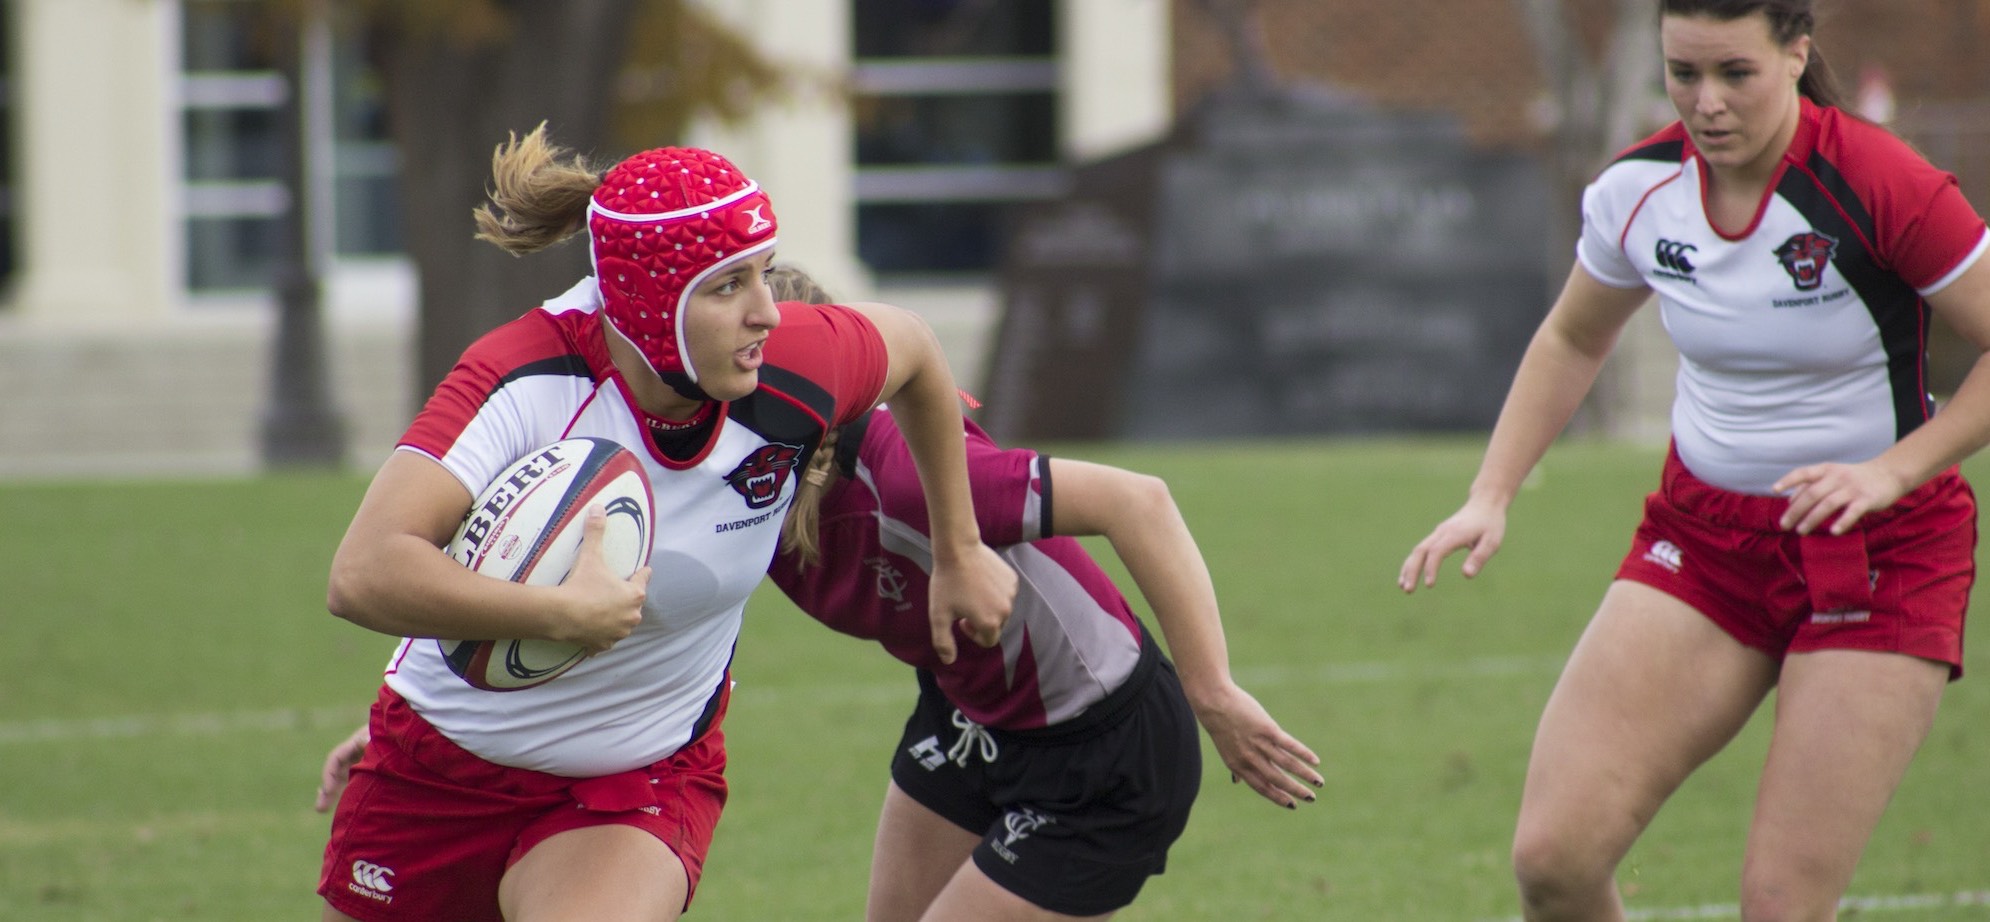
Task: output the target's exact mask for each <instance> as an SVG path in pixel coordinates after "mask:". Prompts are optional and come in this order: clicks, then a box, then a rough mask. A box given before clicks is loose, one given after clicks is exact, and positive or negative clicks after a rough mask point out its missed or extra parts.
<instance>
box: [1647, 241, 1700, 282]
mask: <svg viewBox="0 0 1990 922" xmlns="http://www.w3.org/2000/svg"><path fill="white" fill-rule="evenodd" d="M1699 249H1700V248H1699V247H1696V246H1694V245H1692V244H1690V243H1682V242H1680V241H1678V240H1660V241H1659V242H1658V245H1657V246H1655V247H1653V248H1652V258H1653V259H1654V260H1657V261H1658V265H1659V268H1661V269H1669V270H1671V271H1673V272H1677V273H1679V274H1681V275H1691V274H1693V261H1692V260H1691V259H1688V258H1687V255H1686V254H1688V253H1693V252H1697V251H1698V250H1699Z"/></svg>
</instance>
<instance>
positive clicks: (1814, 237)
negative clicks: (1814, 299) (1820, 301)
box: [1776, 231, 1838, 291]
mask: <svg viewBox="0 0 1990 922" xmlns="http://www.w3.org/2000/svg"><path fill="white" fill-rule="evenodd" d="M1837 252H1838V241H1837V239H1836V238H1834V237H1828V236H1825V235H1824V234H1820V233H1818V232H1816V231H1805V232H1804V233H1801V234H1797V235H1796V236H1794V237H1791V238H1790V239H1788V240H1785V241H1783V245H1782V246H1779V247H1777V248H1776V258H1777V259H1779V260H1781V261H1782V263H1783V271H1785V272H1788V273H1789V274H1790V280H1791V281H1794V282H1796V284H1797V290H1798V291H1815V290H1816V289H1817V287H1818V286H1819V285H1822V284H1824V267H1825V266H1827V265H1829V264H1830V263H1831V257H1832V255H1833V254H1835V253H1837Z"/></svg>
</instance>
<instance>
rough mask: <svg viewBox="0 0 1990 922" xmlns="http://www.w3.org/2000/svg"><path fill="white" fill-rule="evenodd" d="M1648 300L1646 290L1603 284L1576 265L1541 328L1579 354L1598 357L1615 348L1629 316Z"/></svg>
mask: <svg viewBox="0 0 1990 922" xmlns="http://www.w3.org/2000/svg"><path fill="white" fill-rule="evenodd" d="M1650 298H1651V289H1649V288H1646V287H1643V286H1639V287H1637V288H1620V287H1617V286H1615V285H1610V284H1607V283H1605V282H1604V281H1602V280H1600V279H1598V278H1597V277H1596V276H1595V275H1592V274H1590V272H1589V270H1588V269H1586V268H1584V267H1583V265H1582V264H1581V263H1577V264H1576V266H1575V267H1574V268H1573V269H1571V270H1570V271H1569V277H1568V281H1567V282H1565V283H1563V285H1562V293H1561V295H1560V296H1559V297H1557V298H1556V299H1555V304H1554V306H1553V307H1552V308H1550V309H1549V311H1548V317H1547V319H1546V320H1545V321H1543V324H1542V325H1543V327H1545V328H1546V329H1547V330H1548V331H1549V332H1552V333H1554V334H1555V335H1557V336H1559V337H1560V338H1561V339H1562V340H1563V341H1565V342H1567V343H1568V344H1569V345H1570V346H1572V347H1574V348H1576V349H1578V350H1580V351H1581V352H1583V353H1586V354H1589V355H1595V356H1602V355H1606V354H1608V353H1609V351H1610V348H1611V347H1612V346H1613V345H1615V344H1616V341H1617V334H1618V333H1620V332H1622V331H1623V329H1624V325H1625V324H1626V323H1629V322H1630V320H1631V315H1632V314H1634V313H1637V310H1638V308H1640V307H1643V306H1644V303H1645V302H1646V301H1647V300H1649V299H1650Z"/></svg>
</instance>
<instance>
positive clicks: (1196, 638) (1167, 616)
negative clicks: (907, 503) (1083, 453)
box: [1050, 458, 1325, 807]
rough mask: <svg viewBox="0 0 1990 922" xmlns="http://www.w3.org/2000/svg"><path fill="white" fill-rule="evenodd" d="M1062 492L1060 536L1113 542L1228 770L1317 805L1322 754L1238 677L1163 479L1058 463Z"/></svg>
mask: <svg viewBox="0 0 1990 922" xmlns="http://www.w3.org/2000/svg"><path fill="white" fill-rule="evenodd" d="M1050 469H1051V475H1050V482H1051V483H1052V484H1053V485H1054V489H1055V490H1056V491H1057V492H1056V495H1055V497H1054V499H1053V502H1054V503H1055V512H1054V513H1053V515H1054V521H1052V522H1051V527H1052V528H1054V529H1055V530H1056V532H1057V533H1058V534H1060V535H1073V536H1079V535H1104V536H1105V538H1106V540H1108V541H1110V542H1112V547H1113V551H1114V552H1115V553H1117V554H1118V555H1119V559H1120V561H1121V562H1122V563H1124V564H1126V570H1127V573H1129V574H1130V575H1132V577H1133V581H1134V582H1135V583H1136V584H1138V585H1139V587H1140V594H1141V595H1143V596H1145V597H1146V599H1147V604H1148V606H1150V607H1151V608H1153V610H1154V619H1155V620H1156V621H1158V622H1160V627H1161V634H1162V636H1164V637H1166V638H1167V641H1168V651H1169V652H1170V653H1171V654H1173V656H1174V660H1175V666H1176V668H1177V669H1178V670H1179V671H1180V672H1181V677H1182V690H1183V691H1184V692H1185V693H1187V695H1188V700H1189V706H1190V707H1192V708H1194V709H1195V716H1196V720H1197V721H1199V722H1200V723H1201V724H1202V727H1203V729H1204V730H1205V731H1207V732H1208V733H1209V739H1210V742H1212V743H1214V744H1215V746H1216V751H1217V753H1218V754H1219V755H1221V756H1222V757H1223V764H1224V765H1226V766H1229V768H1230V774H1231V777H1232V778H1233V779H1236V780H1242V781H1244V782H1246V783H1248V784H1249V785H1250V786H1251V789H1252V790H1254V791H1257V792H1258V793H1259V794H1262V795H1264V797H1265V799H1267V800H1269V801H1271V802H1272V803H1275V804H1278V805H1280V806H1283V807H1292V806H1295V805H1296V804H1297V802H1298V801H1301V800H1306V801H1311V800H1313V798H1314V795H1313V792H1312V790H1310V789H1309V787H1308V786H1309V785H1310V786H1311V787H1319V786H1320V785H1322V784H1324V783H1325V781H1324V779H1322V778H1321V777H1320V773H1319V772H1318V771H1317V770H1316V769H1315V766H1317V765H1319V764H1320V757H1319V756H1317V755H1314V754H1313V751H1312V750H1311V749H1308V748H1306V744H1304V743H1301V742H1300V741H1298V740H1297V739H1294V738H1293V737H1292V735H1291V734H1288V733H1286V732H1285V731H1284V730H1283V729H1281V728H1280V727H1279V725H1278V722H1277V721H1275V720H1273V719H1272V718H1271V715H1270V714H1267V713H1266V712H1265V709H1264V707H1263V706H1262V705H1260V704H1258V701H1257V699H1256V698H1253V697H1251V694H1250V693H1249V692H1247V691H1244V690H1243V689H1242V688H1240V687H1238V685H1237V683H1236V682H1235V681H1234V680H1232V679H1231V677H1230V653H1229V647H1228V645H1227V644H1226V642H1225V641H1224V637H1223V621H1222V618H1221V617H1220V615H1219V613H1218V611H1217V606H1216V588H1215V585H1214V583H1213V582H1212V581H1211V579H1210V577H1209V567H1208V565H1207V564H1205V563H1204V562H1203V560H1202V552H1201V550H1200V549H1198V548H1197V547H1196V545H1195V537H1194V536H1193V535H1191V534H1190V533H1189V530H1188V523H1187V522H1185V521H1184V520H1183V519H1182V514H1181V510H1180V509H1179V508H1177V507H1176V506H1175V501H1174V497H1173V496H1172V495H1170V494H1169V492H1168V485H1167V483H1166V482H1164V481H1162V480H1161V479H1160V478H1158V477H1150V476H1148V475H1145V474H1137V473H1134V472H1132V471H1128V470H1123V469H1120V468H1116V467H1107V466H1105V465H1101V464H1091V463H1087V462H1084V461H1072V460H1069V459H1065V458H1052V459H1051V460H1050Z"/></svg>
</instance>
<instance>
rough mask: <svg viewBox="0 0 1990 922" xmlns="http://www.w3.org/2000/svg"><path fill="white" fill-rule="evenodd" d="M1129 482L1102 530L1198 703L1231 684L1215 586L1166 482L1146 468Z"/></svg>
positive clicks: (1191, 700) (1186, 690)
mask: <svg viewBox="0 0 1990 922" xmlns="http://www.w3.org/2000/svg"><path fill="white" fill-rule="evenodd" d="M1131 484H1132V486H1131V489H1130V491H1129V494H1128V495H1126V496H1124V497H1123V498H1122V501H1123V504H1122V506H1121V509H1122V510H1123V512H1122V513H1120V514H1119V515H1116V516H1115V517H1114V519H1113V521H1112V522H1111V523H1110V524H1109V525H1108V527H1107V528H1106V529H1105V537H1106V540H1107V541H1110V542H1111V543H1112V547H1113V552H1114V553H1116V554H1118V555H1119V559H1120V562H1121V563H1123V564H1125V566H1126V572H1127V574H1128V575H1130V576H1132V577H1133V582H1134V584H1135V585H1136V586H1138V587H1139V589H1140V594H1141V596H1142V597H1144V598H1145V599H1146V600H1147V605H1148V607H1149V608H1151V609H1152V610H1153V612H1154V620H1155V621H1156V622H1157V623H1158V624H1159V626H1160V629H1161V635H1162V636H1163V637H1164V638H1166V639H1167V642H1168V652H1169V653H1170V655H1171V656H1172V657H1173V659H1174V661H1175V668H1176V670H1177V671H1178V672H1179V673H1180V674H1181V678H1182V690H1183V691H1184V692H1185V693H1186V694H1187V695H1188V697H1189V701H1190V702H1191V703H1194V704H1196V705H1197V706H1198V707H1200V705H1201V704H1202V703H1203V702H1204V701H1207V700H1210V699H1212V698H1213V697H1215V696H1216V695H1218V694H1219V693H1220V692H1222V691H1223V690H1224V689H1226V688H1228V687H1229V685H1230V684H1231V679H1230V653H1229V645H1228V643H1227V641H1226V640H1225V639H1224V636H1223V622H1222V618H1221V616H1220V614H1219V609H1218V607H1217V602H1216V586H1215V583H1214V581H1213V580H1212V579H1211V578H1210V575H1209V566H1208V564H1207V563H1205V562H1204V561H1203V559H1202V552H1201V550H1200V549H1199V548H1197V547H1196V543H1195V536H1194V535H1192V534H1190V532H1189V530H1188V523H1187V522H1186V521H1184V520H1183V519H1182V515H1181V510H1180V508H1179V507H1177V506H1176V505H1175V501H1174V497H1173V496H1172V495H1171V494H1170V493H1169V492H1168V487H1167V484H1166V483H1165V482H1164V481H1162V480H1161V479H1160V478H1157V477H1147V476H1144V475H1135V476H1134V477H1133V478H1132V480H1131Z"/></svg>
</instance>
